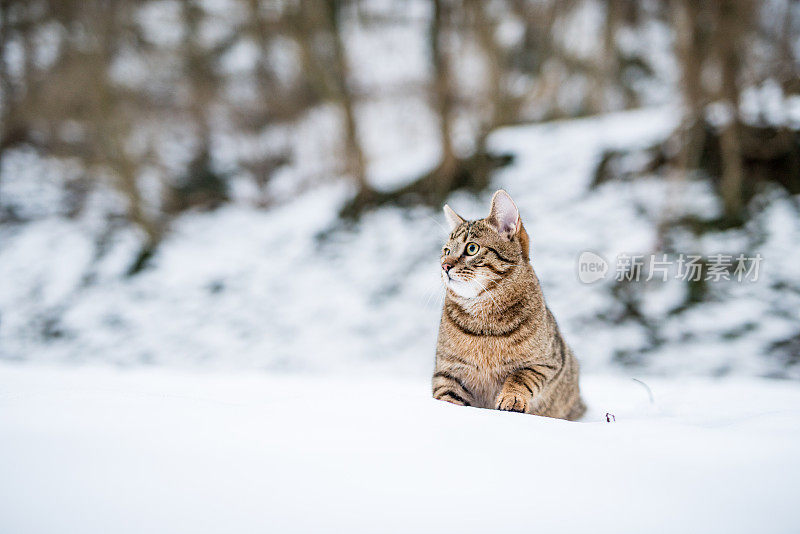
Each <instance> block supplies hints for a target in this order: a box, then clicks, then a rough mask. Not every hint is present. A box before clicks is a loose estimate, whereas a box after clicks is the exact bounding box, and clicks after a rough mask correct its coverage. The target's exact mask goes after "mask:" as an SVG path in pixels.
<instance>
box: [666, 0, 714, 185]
mask: <svg viewBox="0 0 800 534" xmlns="http://www.w3.org/2000/svg"><path fill="white" fill-rule="evenodd" d="M672 9H673V13H674V14H673V16H674V22H673V24H674V26H675V46H676V56H677V58H678V64H679V65H680V71H681V80H680V89H681V93H682V96H683V104H684V116H683V121H682V124H681V126H680V137H681V143H680V155H679V156H678V162H679V163H678V167H679V169H680V172H682V173H684V174H685V173H686V172H688V170H689V169H691V168H694V167H696V166H697V163H698V160H699V158H700V151H701V149H702V144H703V136H704V130H703V121H704V118H703V110H704V109H705V106H706V103H707V102H706V98H705V96H704V90H703V81H702V69H703V63H702V62H703V57H704V56H705V51H704V46H703V43H702V40H703V32H704V30H703V28H702V27H701V25H702V23H703V21H702V19H701V10H702V7H701V5H700V4H699V3H698V2H696V1H694V0H673V2H672Z"/></svg>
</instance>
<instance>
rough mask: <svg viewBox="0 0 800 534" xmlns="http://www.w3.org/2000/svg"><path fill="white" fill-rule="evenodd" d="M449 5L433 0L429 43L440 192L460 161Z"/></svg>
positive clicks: (448, 184)
mask: <svg viewBox="0 0 800 534" xmlns="http://www.w3.org/2000/svg"><path fill="white" fill-rule="evenodd" d="M449 14H450V13H449V6H448V5H447V1H446V0H433V16H432V17H431V24H430V27H429V30H428V31H429V34H428V44H429V47H430V54H431V66H432V67H433V102H434V106H433V107H434V110H435V113H436V117H437V119H438V122H439V143H440V146H441V149H442V156H441V160H440V162H439V169H438V171H437V175H438V180H437V181H438V184H437V189H438V190H439V191H441V192H446V191H449V190H450V188H451V187H452V182H453V180H454V178H455V172H456V168H457V166H458V161H457V158H456V153H455V149H454V147H453V107H454V95H453V89H452V87H451V84H450V68H449V64H448V63H449V62H448V58H447V53H446V52H445V50H444V49H443V47H444V45H445V40H446V35H445V32H446V30H447V20H448V16H449Z"/></svg>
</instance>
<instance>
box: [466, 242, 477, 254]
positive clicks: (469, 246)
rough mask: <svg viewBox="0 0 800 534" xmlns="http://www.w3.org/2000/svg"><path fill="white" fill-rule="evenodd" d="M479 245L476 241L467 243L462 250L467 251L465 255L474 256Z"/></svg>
mask: <svg viewBox="0 0 800 534" xmlns="http://www.w3.org/2000/svg"><path fill="white" fill-rule="evenodd" d="M480 248H481V247H479V246H478V244H477V243H467V248H466V249H464V251H465V252H466V253H467V256H474V255H475V254H477V253H478V251H479V250H480Z"/></svg>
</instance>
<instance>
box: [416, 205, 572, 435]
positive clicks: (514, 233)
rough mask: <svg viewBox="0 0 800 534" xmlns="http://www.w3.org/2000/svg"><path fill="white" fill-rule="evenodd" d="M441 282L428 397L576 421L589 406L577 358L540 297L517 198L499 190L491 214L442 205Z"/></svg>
mask: <svg viewBox="0 0 800 534" xmlns="http://www.w3.org/2000/svg"><path fill="white" fill-rule="evenodd" d="M444 214H445V218H446V219H447V222H448V223H449V225H450V230H451V233H450V236H449V239H448V240H447V243H445V246H444V247H443V249H442V256H441V276H442V281H443V283H444V286H445V288H446V294H445V300H444V307H443V310H442V319H441V323H440V325H439V339H438V343H437V346H436V366H435V370H434V374H433V384H432V385H433V397H434V398H435V399H439V400H444V401H448V402H451V403H454V404H459V405H463V406H475V407H479V408H494V409H497V410H506V411H512V412H521V413H527V414H534V415H543V416H547V417H556V418H560V419H568V420H576V419H579V418H580V417H581V416H582V415H583V414H584V412H585V411H586V406H585V405H584V403H583V400H582V399H581V396H580V390H579V387H578V361H577V359H576V358H575V356H574V354H573V353H572V350H571V349H570V348H569V346H568V345H567V343H566V342H565V341H564V338H563V337H562V336H561V332H560V331H559V328H558V324H557V323H556V320H555V318H554V317H553V314H552V313H551V312H550V309H549V308H548V307H547V305H546V304H545V301H544V295H543V294H542V289H541V287H540V285H539V280H538V278H537V277H536V274H535V273H534V272H533V267H532V266H531V264H530V258H529V250H530V243H529V238H528V233H527V232H526V231H525V227H524V226H523V225H522V220H521V219H520V216H519V211H518V209H517V206H516V204H514V201H513V200H512V199H511V197H510V196H509V194H508V193H506V192H505V191H504V190H502V189H501V190H499V191H497V192H496V193H495V194H494V195H493V197H492V202H491V208H490V212H489V216H488V217H486V218H485V219H480V220H476V221H467V220H464V219H463V218H462V217H460V216H459V215H457V214H456V212H455V211H453V210H452V209H451V208H450V206H447V205H445V206H444Z"/></svg>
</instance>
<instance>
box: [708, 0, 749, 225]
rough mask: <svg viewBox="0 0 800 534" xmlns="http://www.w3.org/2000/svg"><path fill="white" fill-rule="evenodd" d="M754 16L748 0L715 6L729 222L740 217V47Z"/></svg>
mask: <svg viewBox="0 0 800 534" xmlns="http://www.w3.org/2000/svg"><path fill="white" fill-rule="evenodd" d="M753 16H755V13H754V12H753V9H752V4H751V2H750V0H738V1H736V2H721V3H720V4H718V5H717V6H716V18H717V31H716V32H715V37H716V39H715V41H716V43H715V45H716V46H715V48H716V54H717V56H718V61H719V65H720V70H721V87H720V94H719V97H720V99H721V101H722V102H723V103H724V105H725V106H726V108H727V111H728V115H729V116H728V117H727V121H726V123H725V124H724V125H723V126H722V131H721V132H720V152H721V161H722V176H721V178H720V192H721V195H722V202H723V206H724V209H725V214H726V216H727V217H729V218H731V219H736V218H739V217H740V216H741V210H742V207H743V203H744V199H743V185H744V178H745V177H744V169H743V167H742V145H741V143H742V124H741V120H740V117H739V98H740V89H739V83H740V80H739V78H740V74H741V70H742V54H743V50H742V49H741V47H742V46H743V44H745V43H747V42H749V41H748V39H747V37H748V35H747V34H748V23H749V21H751V20H752V17H753Z"/></svg>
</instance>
